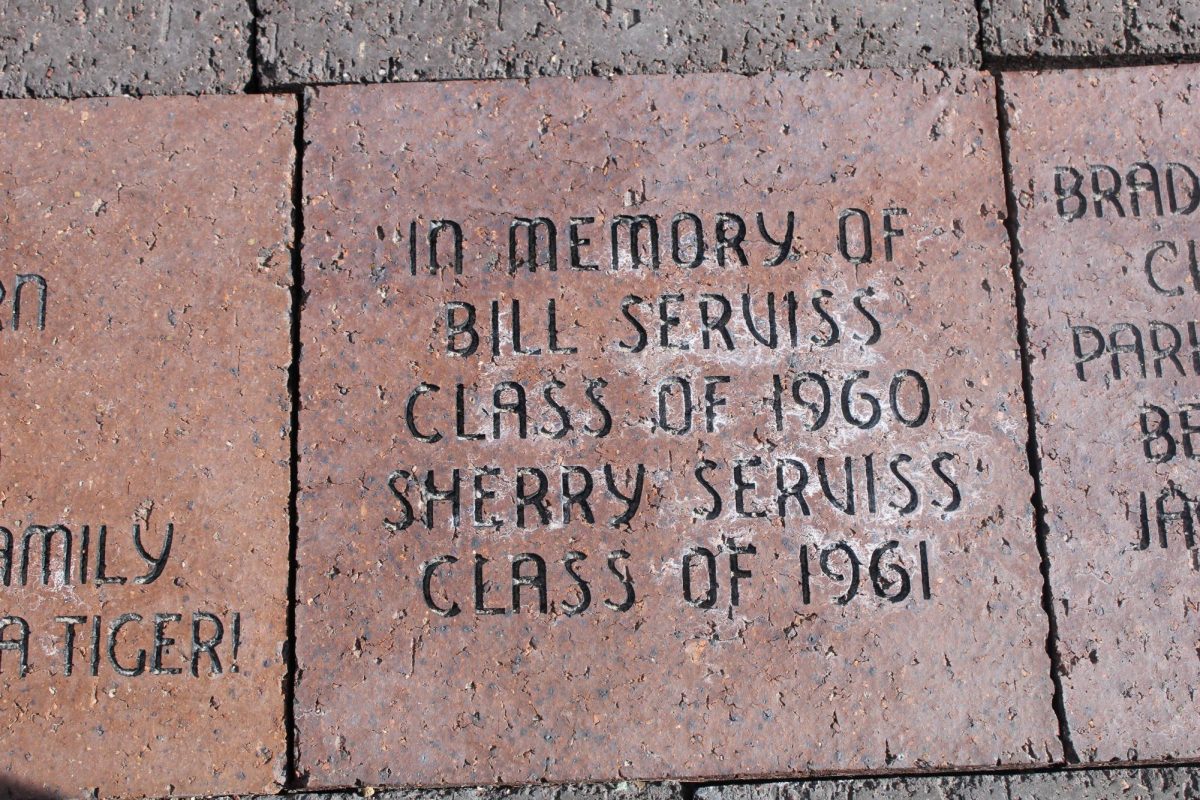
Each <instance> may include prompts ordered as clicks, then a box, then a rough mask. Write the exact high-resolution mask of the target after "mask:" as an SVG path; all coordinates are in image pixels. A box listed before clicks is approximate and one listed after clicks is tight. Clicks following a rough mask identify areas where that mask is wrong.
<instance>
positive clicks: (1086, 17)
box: [981, 0, 1200, 58]
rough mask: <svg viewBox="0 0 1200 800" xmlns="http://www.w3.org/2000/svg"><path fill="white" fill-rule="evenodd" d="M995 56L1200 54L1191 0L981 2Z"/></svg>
mask: <svg viewBox="0 0 1200 800" xmlns="http://www.w3.org/2000/svg"><path fill="white" fill-rule="evenodd" d="M981 9H982V12H983V17H982V18H983V48H984V52H986V53H987V54H988V55H993V56H1019V57H1029V56H1062V57H1074V58H1083V57H1105V56H1137V55H1154V54H1186V53H1197V52H1200V4H1198V3H1196V2H1194V0H1138V2H1122V0H983V3H982V7H981Z"/></svg>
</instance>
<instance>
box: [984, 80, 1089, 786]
mask: <svg viewBox="0 0 1200 800" xmlns="http://www.w3.org/2000/svg"><path fill="white" fill-rule="evenodd" d="M995 82H996V119H997V125H998V130H999V135H1000V159H1001V165H1002V171H1003V173H1004V194H1005V199H1006V203H1007V211H1006V219H1005V221H1004V226H1005V228H1007V230H1008V239H1009V248H1010V250H1011V264H1010V266H1011V269H1012V277H1013V294H1014V300H1015V306H1016V317H1017V319H1016V323H1017V344H1018V346H1019V348H1020V359H1021V392H1022V394H1023V395H1024V398H1025V420H1026V426H1027V431H1026V440H1025V444H1026V447H1025V449H1026V458H1027V460H1028V462H1029V473H1030V477H1031V478H1032V479H1033V496H1032V497H1031V498H1030V502H1031V503H1032V504H1033V524H1034V532H1035V534H1036V538H1037V549H1038V557H1039V559H1040V561H1041V572H1042V609H1043V610H1044V611H1045V613H1046V624H1047V630H1046V655H1047V656H1048V657H1049V659H1050V680H1051V682H1052V684H1053V687H1054V695H1053V701H1052V702H1053V705H1054V715H1055V717H1056V718H1057V719H1058V737H1059V742H1060V744H1061V745H1062V750H1063V758H1064V759H1065V760H1066V762H1067V763H1068V764H1077V763H1079V754H1078V752H1076V750H1075V744H1074V742H1072V740H1071V726H1070V721H1069V719H1068V717H1067V709H1066V701H1065V698H1064V696H1063V684H1062V675H1063V670H1062V661H1061V659H1060V657H1059V652H1058V620H1057V616H1056V614H1055V609H1054V591H1053V587H1052V586H1051V584H1050V555H1049V550H1048V548H1047V544H1046V537H1047V535H1048V534H1049V526H1048V525H1047V523H1046V506H1045V502H1044V500H1043V498H1042V461H1041V454H1040V452H1039V450H1038V444H1037V416H1036V414H1037V411H1036V409H1035V407H1034V401H1033V374H1032V372H1031V370H1030V366H1031V363H1030V358H1031V356H1030V351H1029V333H1028V330H1027V328H1026V322H1027V319H1028V318H1027V316H1026V311H1025V291H1024V288H1025V287H1024V283H1023V281H1022V277H1021V243H1020V223H1019V222H1018V218H1017V195H1016V187H1015V186H1014V185H1013V177H1012V158H1011V153H1010V151H1009V133H1010V121H1009V118H1008V110H1007V108H1006V107H1005V102H1004V101H1005V93H1004V76H1003V75H996V76H995Z"/></svg>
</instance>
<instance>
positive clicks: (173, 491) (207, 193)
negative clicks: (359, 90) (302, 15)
mask: <svg viewBox="0 0 1200 800" xmlns="http://www.w3.org/2000/svg"><path fill="white" fill-rule="evenodd" d="M294 116H295V107H294V101H292V100H290V99H287V98H266V97H253V98H252V97H241V98H207V99H203V100H199V99H193V98H169V99H168V98H162V99H154V100H128V99H126V100H108V101H106V100H87V101H75V102H71V103H65V102H59V101H24V100H20V101H9V102H5V103H3V104H0V209H2V212H0V265H2V266H0V285H2V286H3V288H2V289H0V298H2V299H0V376H3V379H2V382H0V393H2V394H3V403H0V570H2V572H0V585H2V588H0V595H2V597H3V603H2V604H0V617H3V620H0V715H2V716H3V719H4V733H3V736H2V737H0V742H2V744H0V775H4V776H6V777H5V779H4V780H3V781H0V786H2V785H6V784H8V783H9V782H10V781H11V782H13V783H12V787H13V788H10V789H7V790H6V789H3V788H0V794H5V793H6V792H7V794H8V795H9V796H13V797H23V798H24V797H36V796H42V795H46V796H55V797H60V796H72V797H76V796H82V795H83V794H85V793H87V794H89V796H90V794H91V793H93V792H95V793H96V794H97V795H98V796H103V797H131V796H146V795H156V794H182V793H196V794H214V793H216V792H219V791H264V790H268V791H269V790H273V789H275V788H277V786H278V784H279V782H280V779H281V778H282V775H281V772H282V769H283V765H284V758H285V743H284V729H283V713H284V702H283V695H282V682H283V679H284V674H285V665H284V659H283V656H282V654H281V649H282V644H283V641H284V639H285V638H286V630H285V614H286V587H287V569H288V557H287V553H288V523H287V505H288V491H289V485H288V484H289V482H288V475H289V467H288V453H289V447H288V430H289V400H288V393H287V368H288V364H289V357H290V356H289V354H290V343H289V335H288V319H289V308H290V305H289V297H290V282H291V281H290V263H289V250H288V248H289V246H290V243H291V224H290V187H291V180H292V167H293V165H292V152H293V147H292V137H293V124H294ZM43 292H44V293H43ZM45 541H48V542H49V544H48V545H46V546H45V549H44V545H43V542H45ZM68 546H69V550H70V552H69V558H68V554H67V552H66V551H67V549H68ZM72 637H73V646H72V643H70V641H69V640H70V639H71V638H72ZM172 640H173V641H172ZM97 642H98V643H97ZM218 661H219V666H218ZM68 665H69V669H68Z"/></svg>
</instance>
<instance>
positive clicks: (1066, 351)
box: [1003, 65, 1200, 761]
mask: <svg viewBox="0 0 1200 800" xmlns="http://www.w3.org/2000/svg"><path fill="white" fill-rule="evenodd" d="M1198 87H1200V66H1195V65H1189V66H1181V67H1145V68H1130V69H1115V70H1075V71H1070V72H1046V73H1040V74H1039V73H1015V74H1012V75H1007V76H1005V77H1004V83H1003V88H1004V98H1005V100H1004V102H1005V106H1006V110H1007V113H1008V117H1009V120H1010V127H1009V138H1010V149H1009V153H1010V157H1011V162H1012V164H1011V168H1012V180H1013V188H1014V191H1015V194H1016V202H1017V206H1018V222H1019V232H1018V241H1019V244H1020V260H1021V265H1020V270H1021V277H1022V280H1023V282H1024V284H1025V291H1024V297H1025V306H1026V317H1027V323H1028V335H1029V354H1030V360H1031V364H1030V371H1031V374H1032V391H1033V405H1034V408H1035V409H1036V412H1037V413H1036V422H1037V441H1038V448H1039V454H1040V458H1041V484H1042V497H1043V499H1044V501H1045V506H1046V522H1047V527H1048V532H1047V536H1046V549H1047V552H1048V554H1049V560H1050V585H1051V589H1052V591H1053V594H1054V609H1055V612H1056V616H1057V623H1058V626H1057V627H1058V641H1057V648H1058V654H1059V660H1060V667H1059V672H1060V675H1061V680H1062V686H1063V691H1064V699H1065V707H1066V718H1067V723H1068V728H1069V734H1070V737H1071V739H1072V740H1073V742H1074V745H1075V749H1076V750H1077V751H1078V754H1079V757H1080V758H1081V759H1082V760H1084V761H1112V760H1117V761H1125V760H1129V761H1134V760H1139V759H1145V760H1157V759H1192V758H1196V757H1197V756H1200V740H1197V737H1196V728H1197V724H1198V723H1200V700H1198V699H1197V692H1198V690H1200V658H1198V657H1197V654H1198V653H1200V634H1198V633H1197V626H1196V618H1197V613H1198V610H1197V609H1198V607H1200V583H1197V574H1198V568H1200V560H1198V555H1197V553H1198V552H1200V551H1198V549H1197V540H1196V533H1197V523H1198V522H1200V519H1198V518H1197V514H1198V513H1200V506H1198V505H1197V501H1198V499H1200V487H1198V486H1197V481H1196V459H1197V458H1200V437H1197V435H1196V433H1197V429H1196V428H1195V426H1196V425H1197V424H1198V423H1200V406H1198V405H1197V402H1198V400H1200V328H1198V322H1197V317H1196V298H1197V294H1198V293H1200V271H1198V268H1197V260H1196V258H1197V256H1196V240H1195V235H1196V221H1195V220H1196V218H1197V214H1198V213H1200V163H1198V162H1197V159H1196V141H1197V130H1198V129H1197V121H1196V110H1195V109H1196V104H1197V103H1198V102H1200V88H1198ZM1084 108H1087V109H1113V110H1116V109H1119V113H1106V114H1103V115H1101V116H1094V117H1089V116H1087V115H1082V116H1081V115H1080V114H1079V113H1077V111H1078V110H1079V109H1084Z"/></svg>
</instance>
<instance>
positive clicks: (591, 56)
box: [258, 0, 979, 85]
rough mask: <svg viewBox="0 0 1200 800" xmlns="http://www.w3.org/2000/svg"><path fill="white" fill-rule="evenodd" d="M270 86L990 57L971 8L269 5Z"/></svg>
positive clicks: (779, 2) (263, 46)
mask: <svg viewBox="0 0 1200 800" xmlns="http://www.w3.org/2000/svg"><path fill="white" fill-rule="evenodd" d="M258 7H259V10H260V12H261V14H262V21H261V23H260V25H259V53H260V56H261V59H262V71H263V78H264V82H265V83H266V84H268V85H276V84H291V83H308V82H314V81H315V82H335V83H336V82H347V81H355V82H357V81H411V80H439V79H456V78H495V77H528V76H535V75H574V76H578V75H608V74H620V73H623V74H639V73H669V72H741V73H746V72H759V71H762V70H765V69H791V70H795V69H807V68H817V69H820V68H829V67H850V66H865V67H905V66H910V67H916V66H921V65H925V64H930V63H935V64H941V65H967V64H974V63H978V59H979V56H978V53H977V52H976V50H975V42H976V31H977V30H978V16H977V14H976V11H975V8H974V6H973V5H972V4H971V3H962V2H954V1H953V0H914V1H910V2H904V3H871V4H867V5H865V6H864V5H863V4H862V3H857V2H851V1H850V0H835V1H834V2H817V1H815V0H804V2H786V1H785V0H741V1H739V2H718V1H717V0H699V2H688V3H678V2H672V1H671V0H648V1H646V2H643V1H642V0H579V1H574V0H573V1H572V2H567V3H555V2H543V1H542V0H484V2H473V3H454V2H442V1H441V0H438V1H436V2H413V0H408V1H407V2H403V3H386V2H379V1H377V0H368V1H367V2H355V3H348V2H343V0H317V1H316V2H299V1H298V0H260V2H259V4H258Z"/></svg>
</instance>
